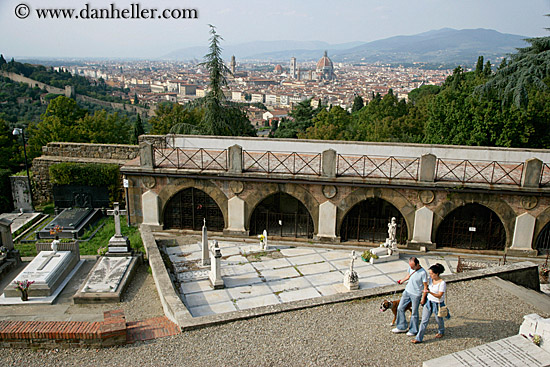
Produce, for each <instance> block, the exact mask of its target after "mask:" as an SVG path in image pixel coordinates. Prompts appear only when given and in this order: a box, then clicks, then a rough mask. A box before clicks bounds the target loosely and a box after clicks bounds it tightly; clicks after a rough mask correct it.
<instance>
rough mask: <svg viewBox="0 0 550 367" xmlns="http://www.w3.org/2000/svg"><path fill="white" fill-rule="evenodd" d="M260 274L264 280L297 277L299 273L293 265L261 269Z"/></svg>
mask: <svg viewBox="0 0 550 367" xmlns="http://www.w3.org/2000/svg"><path fill="white" fill-rule="evenodd" d="M262 276H263V277H264V279H265V280H266V281H268V282H269V281H272V280H279V279H285V278H293V277H299V276H300V273H298V272H297V271H296V269H295V268H294V267H292V266H291V267H288V268H280V269H271V270H264V271H262Z"/></svg>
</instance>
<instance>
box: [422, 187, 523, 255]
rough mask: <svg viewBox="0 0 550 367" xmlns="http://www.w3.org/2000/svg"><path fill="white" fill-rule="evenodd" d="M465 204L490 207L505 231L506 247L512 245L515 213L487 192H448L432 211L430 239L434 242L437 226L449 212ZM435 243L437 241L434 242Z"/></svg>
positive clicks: (503, 202) (506, 204)
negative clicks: (444, 199)
mask: <svg viewBox="0 0 550 367" xmlns="http://www.w3.org/2000/svg"><path fill="white" fill-rule="evenodd" d="M466 204H479V205H482V206H484V207H486V208H487V209H490V210H492V211H493V213H495V214H496V215H497V217H498V218H499V219H500V221H501V223H502V225H503V226H504V230H505V232H506V248H508V247H510V246H511V245H512V237H513V233H514V225H515V220H516V213H515V212H514V210H513V209H512V208H511V207H510V205H508V203H506V202H505V201H504V200H502V199H500V198H497V197H496V196H495V195H492V196H491V197H489V195H488V194H477V193H464V194H462V193H461V194H448V195H447V200H446V201H445V202H443V203H442V204H440V205H438V206H437V207H436V208H435V209H434V210H433V211H434V219H433V227H432V241H433V242H435V238H436V235H437V231H438V230H439V227H440V226H441V224H442V223H443V221H444V220H445V217H447V216H448V215H449V214H450V213H451V212H453V211H454V210H455V209H458V208H460V207H462V206H465V205H466ZM436 245H437V243H436Z"/></svg>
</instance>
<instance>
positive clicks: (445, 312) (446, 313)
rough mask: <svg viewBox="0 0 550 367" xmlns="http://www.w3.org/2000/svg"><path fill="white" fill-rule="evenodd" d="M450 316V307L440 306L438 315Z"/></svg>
mask: <svg viewBox="0 0 550 367" xmlns="http://www.w3.org/2000/svg"><path fill="white" fill-rule="evenodd" d="M447 316H449V309H448V308H447V306H441V305H440V306H439V309H438V310H437V317H447Z"/></svg>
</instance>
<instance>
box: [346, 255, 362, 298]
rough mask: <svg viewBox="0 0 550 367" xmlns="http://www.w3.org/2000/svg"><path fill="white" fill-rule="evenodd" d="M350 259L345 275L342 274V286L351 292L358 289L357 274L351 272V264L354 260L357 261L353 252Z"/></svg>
mask: <svg viewBox="0 0 550 367" xmlns="http://www.w3.org/2000/svg"><path fill="white" fill-rule="evenodd" d="M350 257H351V262H350V264H349V269H348V270H346V273H345V274H344V286H345V287H346V288H347V289H348V290H350V291H351V290H356V289H359V276H358V275H357V272H356V271H355V270H353V264H354V262H355V259H357V256H356V255H355V250H353V251H351V255H350Z"/></svg>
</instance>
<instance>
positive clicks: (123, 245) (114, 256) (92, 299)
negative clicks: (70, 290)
mask: <svg viewBox="0 0 550 367" xmlns="http://www.w3.org/2000/svg"><path fill="white" fill-rule="evenodd" d="M121 214H122V215H125V214H126V210H120V207H119V204H118V203H114V204H113V210H108V211H107V215H112V216H113V217H114V222H115V234H114V235H113V236H112V237H111V239H110V240H109V250H108V252H107V253H106V254H105V256H102V257H101V258H100V259H99V261H98V262H97V263H96V264H95V266H94V267H93V269H92V270H91V271H90V273H89V274H88V276H87V277H86V280H85V281H84V283H83V284H82V286H81V287H80V289H79V290H78V291H77V293H76V294H75V295H74V297H73V302H74V303H107V302H120V301H121V298H122V293H123V292H124V290H125V289H126V288H127V287H128V285H129V284H130V281H131V280H132V277H133V276H134V274H135V272H136V269H137V266H138V263H139V262H141V260H142V257H141V256H142V255H141V254H138V255H134V252H133V249H132V247H131V246H130V241H129V239H128V237H126V236H123V235H122V228H121V226H120V215H121Z"/></svg>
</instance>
